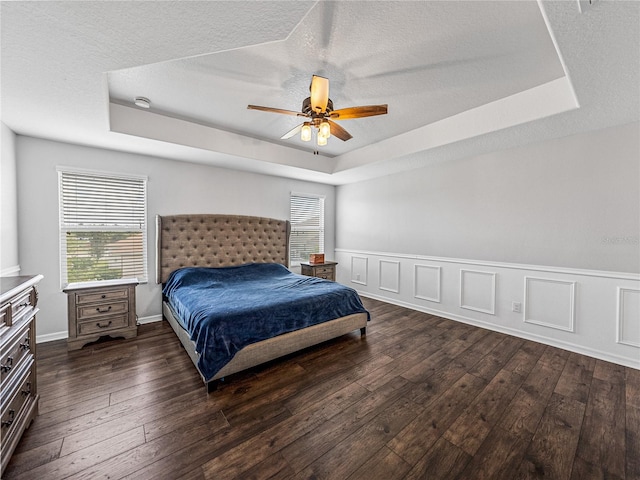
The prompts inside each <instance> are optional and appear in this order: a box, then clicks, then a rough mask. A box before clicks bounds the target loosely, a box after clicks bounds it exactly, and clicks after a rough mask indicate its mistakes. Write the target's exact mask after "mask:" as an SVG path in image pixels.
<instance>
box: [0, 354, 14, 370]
mask: <svg viewBox="0 0 640 480" xmlns="http://www.w3.org/2000/svg"><path fill="white" fill-rule="evenodd" d="M12 368H13V357H7V363H5V364H2V365H0V370H2V371H3V372H8V371H9V370H11V369H12Z"/></svg>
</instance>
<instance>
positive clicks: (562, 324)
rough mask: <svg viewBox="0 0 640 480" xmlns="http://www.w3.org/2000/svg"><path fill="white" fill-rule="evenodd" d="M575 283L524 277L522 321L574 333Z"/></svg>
mask: <svg viewBox="0 0 640 480" xmlns="http://www.w3.org/2000/svg"><path fill="white" fill-rule="evenodd" d="M575 290H576V282H571V281H566V280H558V279H550V278H540V277H529V276H527V277H524V321H525V322H526V323H533V324H535V325H541V326H543V327H549V328H555V329H558V330H566V331H567V332H574V331H575V325H574V324H575V302H576V295H575Z"/></svg>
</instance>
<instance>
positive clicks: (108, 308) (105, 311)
mask: <svg viewBox="0 0 640 480" xmlns="http://www.w3.org/2000/svg"><path fill="white" fill-rule="evenodd" d="M110 310H111V305H109V307H107V308H106V309H105V310H101V309H100V307H98V308H96V312H98V313H107V312H108V311H110Z"/></svg>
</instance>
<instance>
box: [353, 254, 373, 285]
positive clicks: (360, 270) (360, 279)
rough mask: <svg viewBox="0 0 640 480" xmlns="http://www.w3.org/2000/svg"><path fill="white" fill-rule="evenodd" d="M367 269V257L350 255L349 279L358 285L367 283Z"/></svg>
mask: <svg viewBox="0 0 640 480" xmlns="http://www.w3.org/2000/svg"><path fill="white" fill-rule="evenodd" d="M368 270H369V258H368V257H358V256H352V257H351V281H352V282H353V283H358V284H360V285H366V284H367V276H368Z"/></svg>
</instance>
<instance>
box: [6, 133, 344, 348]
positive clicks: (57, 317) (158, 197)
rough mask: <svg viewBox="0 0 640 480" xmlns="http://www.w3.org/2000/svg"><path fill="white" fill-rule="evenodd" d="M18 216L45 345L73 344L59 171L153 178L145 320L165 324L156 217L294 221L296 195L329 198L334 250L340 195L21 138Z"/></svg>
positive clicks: (329, 247)
mask: <svg viewBox="0 0 640 480" xmlns="http://www.w3.org/2000/svg"><path fill="white" fill-rule="evenodd" d="M16 150H17V158H18V169H17V173H18V213H19V216H20V219H21V221H20V224H19V242H20V265H21V267H22V272H23V273H41V274H43V275H44V277H45V278H44V280H43V281H42V282H41V284H40V287H39V292H40V295H39V298H40V300H39V302H40V303H39V306H40V308H41V312H40V313H39V315H38V324H37V329H38V339H39V341H46V340H53V339H56V338H65V337H66V334H67V311H66V309H67V306H66V296H65V294H63V293H62V292H61V289H60V273H59V251H58V248H59V241H58V238H59V233H58V183H57V182H58V180H57V172H56V167H57V166H71V167H80V168H86V169H94V170H102V171H107V172H118V173H133V174H142V175H147V176H148V178H149V181H148V185H147V188H148V221H149V230H148V248H149V258H148V262H149V279H150V281H149V283H148V284H145V285H139V286H138V288H137V291H136V293H137V313H138V317H139V318H141V320H142V321H145V320H151V319H160V318H159V315H161V292H160V287H159V286H158V285H156V284H155V283H154V278H155V258H156V257H155V244H154V241H155V215H156V214H160V215H169V214H179V213H232V214H241V215H256V216H264V217H273V218H289V194H290V192H291V191H295V192H305V193H314V194H318V195H325V196H326V201H325V208H326V217H325V218H326V227H327V228H326V239H325V245H326V251H327V252H332V251H333V250H334V246H335V229H334V225H335V188H334V187H332V186H328V185H322V184H316V183H309V182H302V181H297V180H290V179H284V178H278V177H271V176H266V175H259V174H252V173H244V172H238V171H231V170H226V169H221V168H214V167H208V166H204V165H199V164H192V163H185V162H176V161H172V160H167V159H162V158H154V157H147V156H142V155H133V154H127V153H121V152H115V151H110V150H102V149H96V148H89V147H82V146H77V145H70V144H64V143H58V142H51V141H47V140H42V139H36V138H31V137H24V136H18V137H17V143H16Z"/></svg>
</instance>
